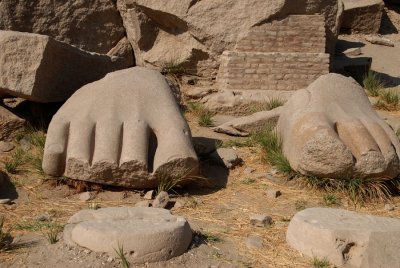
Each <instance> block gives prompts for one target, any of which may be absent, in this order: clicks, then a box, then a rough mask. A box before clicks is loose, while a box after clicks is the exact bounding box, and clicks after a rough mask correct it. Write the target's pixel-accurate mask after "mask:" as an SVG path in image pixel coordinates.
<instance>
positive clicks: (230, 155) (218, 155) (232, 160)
mask: <svg viewBox="0 0 400 268" xmlns="http://www.w3.org/2000/svg"><path fill="white" fill-rule="evenodd" d="M210 158H211V159H212V160H213V161H214V162H215V163H217V164H220V165H224V166H226V168H228V169H231V168H234V167H235V166H236V165H238V164H240V163H241V162H242V159H241V158H239V156H238V155H237V154H236V152H235V150H233V149H230V148H218V149H217V150H216V151H215V152H213V153H212V154H211V155H210Z"/></svg>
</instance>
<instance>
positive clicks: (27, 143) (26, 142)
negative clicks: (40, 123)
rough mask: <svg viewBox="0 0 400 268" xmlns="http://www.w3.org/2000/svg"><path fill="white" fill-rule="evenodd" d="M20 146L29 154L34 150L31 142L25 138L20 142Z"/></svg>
mask: <svg viewBox="0 0 400 268" xmlns="http://www.w3.org/2000/svg"><path fill="white" fill-rule="evenodd" d="M19 146H20V147H21V149H22V150H23V151H24V152H28V151H29V150H30V149H31V148H32V145H31V142H30V141H29V140H28V138H27V137H25V136H24V137H23V138H22V139H21V140H20V141H19Z"/></svg>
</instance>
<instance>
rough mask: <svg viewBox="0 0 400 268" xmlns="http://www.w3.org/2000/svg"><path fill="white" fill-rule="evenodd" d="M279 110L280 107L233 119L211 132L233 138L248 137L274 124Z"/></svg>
mask: <svg viewBox="0 0 400 268" xmlns="http://www.w3.org/2000/svg"><path fill="white" fill-rule="evenodd" d="M281 110H282V107H277V108H275V109H273V110H270V111H262V112H257V113H254V114H252V115H248V116H243V117H239V118H235V119H233V120H231V121H229V122H226V123H224V124H222V125H220V126H217V127H214V128H213V130H214V131H215V132H220V133H225V134H228V135H233V136H249V134H250V133H255V132H257V131H259V130H261V129H262V128H263V127H265V126H266V125H268V124H276V122H277V121H278V119H279V116H280V113H281Z"/></svg>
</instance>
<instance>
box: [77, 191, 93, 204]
mask: <svg viewBox="0 0 400 268" xmlns="http://www.w3.org/2000/svg"><path fill="white" fill-rule="evenodd" d="M93 198H94V194H93V193H91V192H84V193H81V194H79V200H81V201H85V202H86V201H89V200H92V199H93Z"/></svg>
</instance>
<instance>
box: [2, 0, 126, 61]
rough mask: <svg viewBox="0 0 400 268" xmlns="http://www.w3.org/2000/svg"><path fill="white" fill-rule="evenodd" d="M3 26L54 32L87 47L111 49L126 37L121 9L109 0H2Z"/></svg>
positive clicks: (11, 28) (5, 28) (72, 42)
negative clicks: (119, 10) (20, 0)
mask: <svg viewBox="0 0 400 268" xmlns="http://www.w3.org/2000/svg"><path fill="white" fill-rule="evenodd" d="M0 18H1V20H0V29H1V30H12V31H19V32H31V33H38V34H44V35H48V36H51V37H53V38H55V39H56V40H59V41H63V42H66V43H68V44H71V45H74V46H76V47H79V48H81V49H84V50H88V51H93V52H97V53H103V54H105V53H107V52H108V51H109V50H110V49H112V48H113V47H114V46H115V45H116V44H117V43H118V41H119V40H120V39H121V38H123V37H124V34H125V29H124V27H123V24H122V21H121V17H120V15H119V12H118V10H117V8H116V6H115V4H114V3H113V1H109V0H85V1H76V2H74V3H71V2H68V1H56V2H52V3H51V4H49V2H48V1H47V0H35V4H32V2H31V1H22V2H18V4H16V2H15V1H13V0H2V1H1V5H0Z"/></svg>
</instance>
